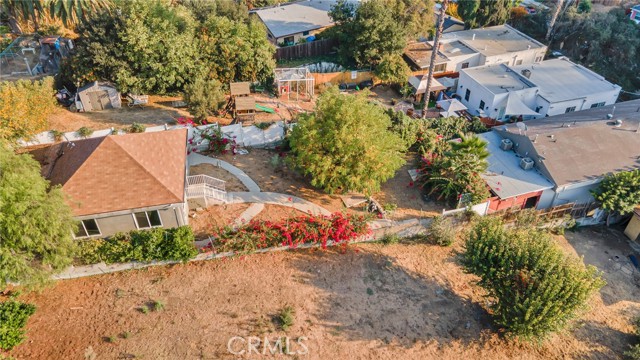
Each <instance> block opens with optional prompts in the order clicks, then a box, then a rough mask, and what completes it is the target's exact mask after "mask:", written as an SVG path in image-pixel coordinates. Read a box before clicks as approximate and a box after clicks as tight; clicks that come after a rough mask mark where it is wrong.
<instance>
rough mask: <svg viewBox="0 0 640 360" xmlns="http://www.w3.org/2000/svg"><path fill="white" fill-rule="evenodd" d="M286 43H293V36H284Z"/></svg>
mask: <svg viewBox="0 0 640 360" xmlns="http://www.w3.org/2000/svg"><path fill="white" fill-rule="evenodd" d="M284 43H285V45H293V36H287V37H286V38H284Z"/></svg>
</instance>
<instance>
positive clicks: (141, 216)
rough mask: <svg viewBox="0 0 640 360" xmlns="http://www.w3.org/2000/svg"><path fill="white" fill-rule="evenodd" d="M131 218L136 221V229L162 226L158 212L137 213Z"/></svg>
mask: <svg viewBox="0 0 640 360" xmlns="http://www.w3.org/2000/svg"><path fill="white" fill-rule="evenodd" d="M133 218H134V219H135V220H136V226H137V227H138V229H149V228H152V227H158V226H162V220H160V213H158V210H152V211H142V212H137V213H134V214H133Z"/></svg>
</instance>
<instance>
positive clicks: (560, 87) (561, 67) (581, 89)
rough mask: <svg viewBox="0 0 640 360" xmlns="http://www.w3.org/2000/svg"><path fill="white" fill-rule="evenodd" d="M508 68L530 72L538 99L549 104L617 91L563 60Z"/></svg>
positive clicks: (616, 87) (602, 80) (594, 75)
mask: <svg viewBox="0 0 640 360" xmlns="http://www.w3.org/2000/svg"><path fill="white" fill-rule="evenodd" d="M511 68H512V69H513V70H514V71H516V72H518V73H521V72H522V71H523V70H529V71H531V75H530V77H529V80H531V81H532V82H533V83H534V84H536V85H537V86H538V87H539V88H540V93H539V95H540V96H542V97H543V98H545V99H547V100H548V101H549V102H552V103H553V102H561V101H566V100H573V99H579V98H584V97H586V96H588V95H591V94H597V93H601V92H607V91H612V90H618V91H619V90H620V89H621V88H620V86H618V85H615V84H612V83H610V82H608V81H607V80H606V79H605V78H604V77H603V76H601V75H598V74H596V73H595V72H593V71H591V70H589V69H587V68H585V67H584V66H582V65H578V64H575V63H573V62H571V61H570V60H569V59H567V58H564V57H563V58H560V59H553V60H546V61H542V62H540V63H537V64H527V65H518V66H512V67H511Z"/></svg>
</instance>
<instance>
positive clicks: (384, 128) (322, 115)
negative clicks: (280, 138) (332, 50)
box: [290, 87, 406, 194]
mask: <svg viewBox="0 0 640 360" xmlns="http://www.w3.org/2000/svg"><path fill="white" fill-rule="evenodd" d="M367 96H368V94H367V92H366V91H365V92H361V93H359V94H357V95H343V94H340V92H339V91H338V89H337V88H336V87H330V88H328V89H327V90H326V91H325V92H324V93H322V95H320V97H319V98H318V102H317V104H316V108H315V112H314V113H312V114H309V115H304V116H302V117H301V118H300V121H299V122H298V125H297V126H296V127H294V128H293V131H292V133H291V137H290V144H291V149H292V153H293V157H292V158H291V159H290V162H291V163H292V164H293V165H294V166H295V167H296V168H298V169H300V170H301V171H302V172H303V173H304V174H305V175H310V176H311V184H312V185H313V186H317V187H320V188H323V189H324V190H326V191H328V192H330V193H332V192H336V191H343V192H347V191H357V192H365V193H367V194H371V193H372V192H375V191H378V190H379V189H380V184H382V183H383V182H385V181H386V180H388V179H389V178H391V177H393V175H394V174H395V172H396V170H398V169H399V168H400V167H401V166H402V165H403V164H404V159H403V156H402V152H403V151H404V150H405V149H406V146H405V144H404V142H403V140H402V139H401V138H400V137H399V136H398V135H396V134H394V133H393V132H391V131H389V127H390V126H391V120H390V119H389V116H388V115H386V114H385V112H384V110H383V109H382V108H380V107H379V106H378V105H375V104H372V103H370V102H369V100H368V98H367Z"/></svg>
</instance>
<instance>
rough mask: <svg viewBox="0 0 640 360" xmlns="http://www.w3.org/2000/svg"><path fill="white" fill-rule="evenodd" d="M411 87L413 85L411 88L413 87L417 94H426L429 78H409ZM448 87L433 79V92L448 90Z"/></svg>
mask: <svg viewBox="0 0 640 360" xmlns="http://www.w3.org/2000/svg"><path fill="white" fill-rule="evenodd" d="M409 85H411V87H413V89H414V90H415V94H424V92H425V91H426V89H427V77H426V76H420V77H417V76H411V77H410V78H409ZM446 89H447V87H446V86H444V85H442V84H440V82H438V80H436V79H431V91H439V90H446Z"/></svg>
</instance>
